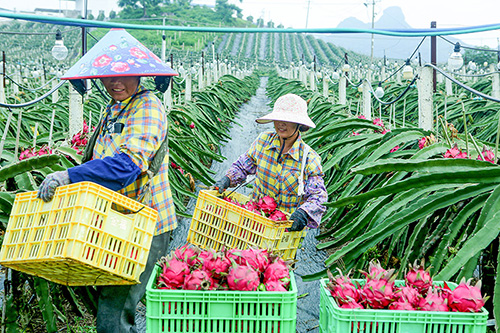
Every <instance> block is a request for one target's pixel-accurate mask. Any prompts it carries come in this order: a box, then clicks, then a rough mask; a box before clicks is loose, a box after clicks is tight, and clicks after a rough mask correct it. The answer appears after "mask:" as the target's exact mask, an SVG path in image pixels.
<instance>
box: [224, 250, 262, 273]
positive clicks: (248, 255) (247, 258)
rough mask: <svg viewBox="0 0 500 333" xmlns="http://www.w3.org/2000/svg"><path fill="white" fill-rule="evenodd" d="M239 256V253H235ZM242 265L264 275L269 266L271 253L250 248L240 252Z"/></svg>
mask: <svg viewBox="0 0 500 333" xmlns="http://www.w3.org/2000/svg"><path fill="white" fill-rule="evenodd" d="M233 254H236V255H238V252H233ZM239 256H240V258H241V259H240V264H242V265H248V266H250V267H252V268H253V269H255V270H256V271H257V272H259V273H264V271H265V270H266V268H267V266H268V265H269V253H268V252H267V250H265V249H258V248H253V247H251V248H248V249H246V250H242V251H240V252H239Z"/></svg>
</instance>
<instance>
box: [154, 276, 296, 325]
mask: <svg viewBox="0 0 500 333" xmlns="http://www.w3.org/2000/svg"><path fill="white" fill-rule="evenodd" d="M158 273H159V268H157V270H156V271H154V272H153V273H152V274H151V277H150V278H149V281H148V284H147V286H146V331H147V332H151V333H153V332H154V333H156V332H172V333H184V332H192V333H215V332H217V333H237V332H245V333H292V332H293V333H295V327H296V321H297V285H296V283H295V277H294V276H293V273H292V272H290V280H291V282H290V291H287V292H274V291H223V290H217V291H215V290H214V291H202V290H200V291H198V290H166V289H156V288H155V284H156V279H157V275H158Z"/></svg>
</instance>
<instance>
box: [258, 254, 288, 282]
mask: <svg viewBox="0 0 500 333" xmlns="http://www.w3.org/2000/svg"><path fill="white" fill-rule="evenodd" d="M267 281H280V282H281V283H282V284H283V286H284V287H285V288H287V287H288V285H289V284H290V269H289V268H288V265H287V264H286V262H285V261H284V260H283V259H280V258H278V259H276V260H275V261H273V262H272V263H270V264H269V266H267V268H266V270H265V271H264V283H266V282H267Z"/></svg>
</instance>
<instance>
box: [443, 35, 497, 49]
mask: <svg viewBox="0 0 500 333" xmlns="http://www.w3.org/2000/svg"><path fill="white" fill-rule="evenodd" d="M439 37H440V38H441V39H443V40H445V41H447V42H448V43H450V44H452V45H455V44H456V43H453V42H452V41H451V40H449V39H447V38H445V37H443V36H439ZM460 47H461V48H463V49H468V50H475V51H484V52H495V53H500V50H495V49H481V48H478V47H471V46H465V45H462V44H460Z"/></svg>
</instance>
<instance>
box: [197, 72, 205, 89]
mask: <svg viewBox="0 0 500 333" xmlns="http://www.w3.org/2000/svg"><path fill="white" fill-rule="evenodd" d="M203 79H204V78H203V69H202V68H201V67H200V68H199V69H198V91H203V89H204V88H205V84H204V82H203Z"/></svg>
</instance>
